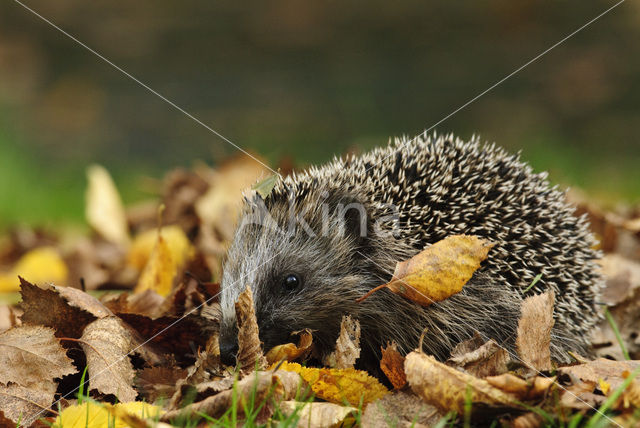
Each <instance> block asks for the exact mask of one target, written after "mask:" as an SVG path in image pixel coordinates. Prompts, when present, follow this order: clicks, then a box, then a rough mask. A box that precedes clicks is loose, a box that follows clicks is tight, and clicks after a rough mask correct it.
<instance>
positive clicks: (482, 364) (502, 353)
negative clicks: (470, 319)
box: [445, 332, 511, 378]
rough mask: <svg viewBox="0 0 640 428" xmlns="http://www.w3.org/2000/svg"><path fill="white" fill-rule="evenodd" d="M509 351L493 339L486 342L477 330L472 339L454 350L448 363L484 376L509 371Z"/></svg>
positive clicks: (481, 376) (475, 374) (470, 372)
mask: <svg viewBox="0 0 640 428" xmlns="http://www.w3.org/2000/svg"><path fill="white" fill-rule="evenodd" d="M510 360H511V358H510V357H509V353H508V352H507V351H506V350H505V349H504V348H502V347H501V346H500V345H498V344H497V343H496V342H495V341H494V340H493V339H490V340H488V341H487V342H486V343H485V342H484V340H483V339H482V337H480V335H479V334H478V333H477V332H476V334H475V335H474V337H473V338H472V339H469V340H466V341H464V342H461V343H459V344H458V345H457V346H456V347H455V348H454V349H453V350H452V351H451V357H449V359H448V360H447V361H446V362H445V363H446V364H447V365H450V366H452V367H457V368H461V369H464V371H466V372H467V373H469V374H472V375H474V376H476V377H480V378H484V377H486V376H496V375H500V374H502V373H506V372H507V371H508V368H507V364H508V363H509V361H510Z"/></svg>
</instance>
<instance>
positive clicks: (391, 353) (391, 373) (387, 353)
mask: <svg viewBox="0 0 640 428" xmlns="http://www.w3.org/2000/svg"><path fill="white" fill-rule="evenodd" d="M380 368H381V369H382V372H383V373H384V374H385V376H387V379H389V381H390V382H391V384H392V385H393V387H394V388H395V389H402V388H403V387H404V386H405V385H406V384H407V376H406V375H405V373H404V357H403V356H402V354H400V352H399V351H398V345H397V344H396V343H395V342H392V343H391V344H389V345H387V347H386V348H382V358H381V359H380Z"/></svg>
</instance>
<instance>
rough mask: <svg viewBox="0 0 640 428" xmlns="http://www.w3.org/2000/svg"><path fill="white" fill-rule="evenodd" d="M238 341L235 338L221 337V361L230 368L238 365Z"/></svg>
mask: <svg viewBox="0 0 640 428" xmlns="http://www.w3.org/2000/svg"><path fill="white" fill-rule="evenodd" d="M238 349H239V348H238V340H237V338H236V337H234V336H227V337H220V361H222V363H223V364H226V365H228V366H235V365H236V357H237V355H238Z"/></svg>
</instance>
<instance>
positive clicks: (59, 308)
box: [20, 278, 113, 339]
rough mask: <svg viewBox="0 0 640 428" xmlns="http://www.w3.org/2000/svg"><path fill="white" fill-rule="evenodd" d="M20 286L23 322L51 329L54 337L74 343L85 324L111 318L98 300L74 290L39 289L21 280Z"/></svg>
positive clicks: (109, 313)
mask: <svg viewBox="0 0 640 428" xmlns="http://www.w3.org/2000/svg"><path fill="white" fill-rule="evenodd" d="M20 283H21V284H20V287H21V289H20V293H21V294H22V303H21V306H22V309H23V311H24V313H23V314H22V317H21V319H22V322H23V323H25V324H37V325H43V326H46V327H51V328H53V329H54V330H55V334H56V336H57V337H71V338H76V339H77V338H79V337H80V335H81V334H82V330H83V329H84V328H85V326H86V325H87V324H89V323H90V322H92V321H93V320H95V319H96V318H104V317H107V316H112V315H113V313H111V311H110V310H109V309H107V308H106V307H105V306H104V305H103V304H102V303H100V301H98V299H96V298H95V297H93V296H91V295H89V294H87V293H84V292H83V291H82V290H78V289H77V288H71V287H58V286H55V285H50V286H45V287H38V286H37V285H33V284H31V283H30V282H28V281H25V280H24V279H22V278H20Z"/></svg>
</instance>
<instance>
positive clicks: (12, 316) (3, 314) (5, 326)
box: [0, 304, 22, 332]
mask: <svg viewBox="0 0 640 428" xmlns="http://www.w3.org/2000/svg"><path fill="white" fill-rule="evenodd" d="M21 315H22V311H21V310H20V309H18V308H16V307H15V306H9V305H2V304H0V332H3V331H6V330H9V329H10V328H11V327H17V326H19V325H21V322H20V316H21Z"/></svg>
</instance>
